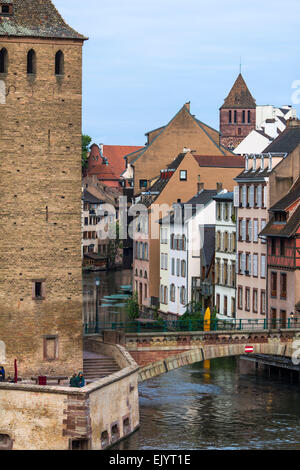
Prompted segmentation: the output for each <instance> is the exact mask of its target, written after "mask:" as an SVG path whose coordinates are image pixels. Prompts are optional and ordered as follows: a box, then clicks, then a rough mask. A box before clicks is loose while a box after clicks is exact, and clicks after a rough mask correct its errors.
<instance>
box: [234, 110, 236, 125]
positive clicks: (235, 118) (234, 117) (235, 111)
mask: <svg viewBox="0 0 300 470" xmlns="http://www.w3.org/2000/svg"><path fill="white" fill-rule="evenodd" d="M234 123H235V124H236V123H237V112H236V111H234Z"/></svg>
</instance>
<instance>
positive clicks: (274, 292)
mask: <svg viewBox="0 0 300 470" xmlns="http://www.w3.org/2000/svg"><path fill="white" fill-rule="evenodd" d="M271 297H277V273H274V272H273V273H271Z"/></svg>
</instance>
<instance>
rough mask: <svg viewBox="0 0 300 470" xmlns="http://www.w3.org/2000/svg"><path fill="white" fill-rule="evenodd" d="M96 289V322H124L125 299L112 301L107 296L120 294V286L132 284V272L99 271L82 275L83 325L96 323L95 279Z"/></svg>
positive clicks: (125, 317)
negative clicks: (97, 280)
mask: <svg viewBox="0 0 300 470" xmlns="http://www.w3.org/2000/svg"><path fill="white" fill-rule="evenodd" d="M97 278H99V280H100V286H99V287H98V299H99V302H98V321H99V322H101V323H110V322H121V321H126V319H127V315H126V298H125V297H123V298H121V297H120V298H119V300H117V299H116V300H112V299H110V298H109V296H111V295H114V294H120V290H121V286H129V285H131V284H132V271H131V270H122V271H100V272H84V274H83V317H84V323H93V322H95V321H96V299H97V291H96V289H97V287H96V279H97Z"/></svg>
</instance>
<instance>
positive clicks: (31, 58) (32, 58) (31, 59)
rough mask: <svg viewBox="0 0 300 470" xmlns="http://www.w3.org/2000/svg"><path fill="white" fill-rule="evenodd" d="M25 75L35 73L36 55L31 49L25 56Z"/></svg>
mask: <svg viewBox="0 0 300 470" xmlns="http://www.w3.org/2000/svg"><path fill="white" fill-rule="evenodd" d="M27 73H28V75H33V74H35V73H36V54H35V52H34V50H33V49H30V51H28V54H27Z"/></svg>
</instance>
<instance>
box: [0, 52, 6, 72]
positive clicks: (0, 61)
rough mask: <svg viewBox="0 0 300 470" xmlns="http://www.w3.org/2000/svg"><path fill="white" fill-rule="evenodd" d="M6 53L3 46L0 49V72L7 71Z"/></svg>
mask: <svg viewBox="0 0 300 470" xmlns="http://www.w3.org/2000/svg"><path fill="white" fill-rule="evenodd" d="M7 63H8V54H7V50H6V49H5V48H3V49H1V51H0V73H7Z"/></svg>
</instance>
